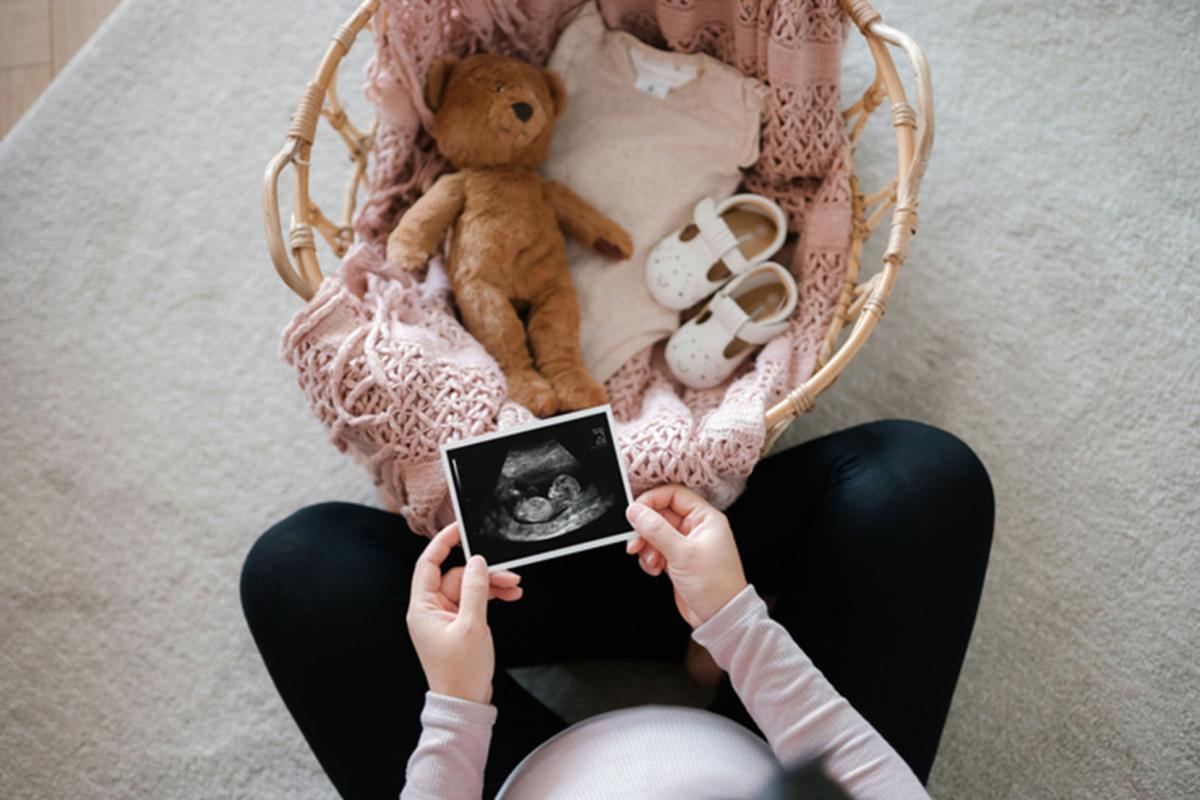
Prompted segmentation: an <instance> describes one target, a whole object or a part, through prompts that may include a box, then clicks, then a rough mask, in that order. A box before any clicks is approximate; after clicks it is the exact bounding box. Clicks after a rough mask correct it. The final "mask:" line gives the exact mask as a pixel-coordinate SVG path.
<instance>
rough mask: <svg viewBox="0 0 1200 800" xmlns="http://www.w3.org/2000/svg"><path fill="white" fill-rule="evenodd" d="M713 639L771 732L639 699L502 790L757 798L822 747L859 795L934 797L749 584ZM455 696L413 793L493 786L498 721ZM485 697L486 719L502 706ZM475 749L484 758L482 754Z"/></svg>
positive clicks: (710, 644) (524, 767)
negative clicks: (491, 746) (487, 766)
mask: <svg viewBox="0 0 1200 800" xmlns="http://www.w3.org/2000/svg"><path fill="white" fill-rule="evenodd" d="M692 638H693V639H695V640H696V641H697V642H699V643H700V644H701V645H703V646H704V647H705V648H707V649H708V651H709V653H711V654H712V656H713V659H714V660H715V661H716V662H717V664H718V665H720V667H721V668H722V669H724V670H726V671H727V672H728V673H729V679H730V682H731V683H732V684H733V687H734V689H735V690H736V691H737V693H738V696H739V697H741V698H742V702H743V703H744V704H745V706H746V708H747V710H748V711H749V712H750V715H751V716H752V717H753V719H754V721H755V722H756V723H757V724H758V726H759V728H760V729H761V730H762V731H763V733H764V734H765V735H766V737H767V742H768V743H769V744H770V750H771V751H772V752H773V753H774V756H775V759H778V762H776V761H775V759H772V758H770V757H769V755H770V754H769V753H768V752H767V751H766V748H765V747H761V746H757V745H756V737H754V736H753V734H751V733H750V732H749V731H747V730H745V729H744V728H740V726H738V725H737V724H735V723H732V722H730V721H729V720H727V719H725V718H723V717H719V716H717V715H716V714H712V713H711V712H707V711H698V710H695V709H672V708H660V707H651V708H648V709H646V708H635V709H626V710H622V711H614V712H611V713H609V714H605V715H603V716H600V717H595V718H592V719H589V720H585V721H583V722H581V723H579V724H577V725H574V726H572V727H570V728H568V729H567V730H566V731H563V733H561V734H559V735H558V736H556V737H555V738H554V739H552V740H550V741H549V742H547V743H546V744H544V745H542V746H541V747H539V748H538V749H537V750H535V751H534V752H533V753H531V754H530V755H529V757H528V758H527V759H525V761H523V762H522V763H521V764H520V765H519V766H518V767H517V769H516V770H515V771H514V772H513V774H512V775H511V776H510V778H509V780H508V781H507V782H506V783H505V785H504V786H503V787H502V788H501V790H500V795H499V796H500V797H502V798H509V800H541V798H546V797H555V798H614V800H616V799H617V798H638V797H653V798H656V799H661V800H674V799H675V798H678V800H691V799H692V798H705V797H714V798H715V797H723V798H724V797H729V798H732V797H746V798H749V797H752V796H753V793H754V792H755V790H756V789H757V788H759V787H761V786H762V784H764V783H766V781H767V780H768V779H769V778H770V777H771V774H772V772H773V770H774V769H775V768H777V766H778V763H784V764H790V763H793V762H796V761H798V760H800V759H802V758H811V757H814V756H819V757H822V758H823V759H824V760H825V766H826V769H827V770H828V771H829V773H830V776H831V777H832V778H833V779H834V780H835V781H837V782H838V783H839V784H841V785H842V786H843V787H844V788H845V789H846V790H847V791H848V792H849V793H850V795H851V796H852V797H855V798H858V800H869V799H870V798H880V800H884V799H885V798H886V799H887V800H899V799H900V798H922V797H928V795H927V794H926V792H925V789H924V787H922V786H921V783H920V781H918V780H917V778H916V776H915V775H913V773H912V770H910V769H909V768H908V766H907V765H906V764H905V763H904V761H903V760H902V759H901V758H900V757H899V756H898V755H896V752H895V751H894V750H893V749H892V748H891V747H890V746H889V745H888V744H887V742H885V741H884V740H883V738H882V737H881V736H879V734H878V733H876V732H875V730H874V729H873V728H872V727H871V726H870V725H869V724H868V723H867V722H866V721H865V720H864V719H863V718H862V717H861V716H859V714H858V712H856V711H855V710H854V709H853V708H851V707H850V704H849V703H847V702H846V700H845V699H844V698H843V697H842V696H841V695H839V694H838V693H837V691H836V690H835V689H834V688H833V687H832V686H830V685H829V683H828V682H827V681H826V680H825V678H824V676H822V675H821V673H820V671H819V670H817V669H816V668H815V667H814V666H813V665H812V662H811V661H809V660H808V658H807V656H805V655H804V653H803V652H802V651H801V650H800V648H799V647H798V646H797V645H796V643H795V642H794V641H793V640H792V638H791V636H789V635H788V633H787V631H786V630H784V629H783V627H782V626H781V625H779V623H777V622H775V621H773V620H772V619H771V618H770V617H769V616H768V615H767V607H766V605H765V604H764V603H763V601H762V600H761V599H760V598H759V596H758V593H757V592H755V590H754V587H753V586H747V587H746V588H745V589H744V590H743V591H742V592H741V593H740V594H738V595H737V596H736V597H734V598H733V599H732V600H730V601H729V602H728V603H727V604H726V605H725V606H724V607H723V608H722V609H721V610H720V611H718V612H717V613H716V614H714V615H713V616H712V618H711V619H709V620H708V621H707V622H705V623H704V624H703V625H701V626H700V627H699V628H697V629H696V631H695V633H694V634H693V636H692ZM452 703H453V704H462V703H463V701H456V700H453V699H452V698H444V697H440V696H437V695H430V696H429V698H428V700H427V703H426V707H425V712H424V714H423V716H429V717H431V718H435V719H437V720H438V721H439V724H438V726H437V727H435V728H433V729H430V728H426V729H425V731H423V732H422V734H421V740H420V742H419V743H418V744H417V749H416V750H415V751H414V752H413V754H412V756H411V758H410V760H409V767H408V781H407V783H406V785H405V787H404V791H403V793H402V794H401V797H402V798H409V799H410V800H416V799H417V798H464V800H465V799H466V798H471V799H472V800H477V798H479V796H480V792H481V789H482V777H481V776H482V774H483V764H484V753H485V751H486V748H487V742H488V739H489V737H490V729H489V728H487V727H483V726H480V725H477V724H472V723H471V722H467V721H464V722H463V723H461V724H459V725H457V726H456V725H455V723H454V722H453V719H454V717H453V715H452V714H450V713H448V712H447V711H446V710H443V707H444V706H446V705H449V704H452ZM468 705H475V706H477V707H478V718H479V719H485V718H486V713H487V712H488V711H489V710H490V709H491V706H485V705H481V704H468ZM471 759H476V760H475V761H472V760H471Z"/></svg>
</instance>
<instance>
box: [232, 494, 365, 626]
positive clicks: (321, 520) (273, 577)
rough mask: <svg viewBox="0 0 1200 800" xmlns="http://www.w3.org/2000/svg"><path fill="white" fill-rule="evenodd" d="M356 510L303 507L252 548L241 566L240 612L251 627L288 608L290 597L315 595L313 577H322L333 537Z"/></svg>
mask: <svg viewBox="0 0 1200 800" xmlns="http://www.w3.org/2000/svg"><path fill="white" fill-rule="evenodd" d="M355 508H356V506H354V505H352V504H350V503H340V502H327V503H317V504H315V505H310V506H305V507H304V508H301V509H299V510H297V511H295V512H293V513H292V514H290V515H288V516H287V517H285V518H284V519H281V520H280V521H279V522H276V523H275V524H274V525H272V526H271V527H270V528H267V530H265V531H263V533H262V534H261V535H260V536H259V537H258V540H257V541H255V543H254V545H253V546H251V548H250V551H249V552H248V553H247V554H246V559H245V561H244V562H243V564H242V574H241V597H242V608H243V610H244V611H245V613H246V616H247V619H248V620H249V621H250V623H251V626H253V625H254V622H255V619H256V618H257V617H259V616H261V615H262V613H263V612H264V611H266V610H267V609H268V608H271V607H282V606H286V605H289V604H290V603H291V602H292V600H291V597H290V596H291V595H302V594H303V593H304V591H305V587H308V589H310V590H311V588H312V580H311V579H312V577H313V576H314V575H315V574H319V573H321V572H324V571H325V570H323V569H322V567H321V562H322V560H324V559H327V558H328V557H329V556H330V555H331V550H332V548H333V546H334V545H335V543H336V536H335V533H336V532H337V531H338V530H340V529H342V528H344V527H345V525H346V523H347V517H348V515H350V514H353V513H354V509H355Z"/></svg>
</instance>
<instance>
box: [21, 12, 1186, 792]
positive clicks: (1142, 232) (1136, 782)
mask: <svg viewBox="0 0 1200 800" xmlns="http://www.w3.org/2000/svg"><path fill="white" fill-rule="evenodd" d="M352 5H353V3H352V0H346V1H345V2H342V1H341V0H339V2H329V0H325V1H324V2H318V1H317V0H302V1H298V2H290V3H284V2H278V1H273V2H260V3H234V2H230V0H220V2H206V3H186V2H180V1H179V0H171V1H170V2H153V1H152V0H125V2H124V3H122V4H121V6H120V7H119V8H118V10H117V11H116V13H115V14H114V15H113V16H112V18H111V19H110V20H109V22H108V23H107V24H106V25H105V27H104V29H103V30H102V31H101V32H100V34H99V35H98V36H97V37H96V38H95V39H94V40H93V41H92V43H91V44H90V45H89V46H88V47H87V48H86V49H85V50H84V51H83V52H82V53H81V54H80V55H79V56H78V58H77V59H76V61H75V62H74V63H73V64H72V65H71V67H70V68H69V69H68V70H67V71H66V73H65V74H64V75H63V76H62V77H61V78H59V79H58V80H57V81H56V82H55V83H54V84H53V85H52V86H51V87H50V89H49V91H48V92H47V93H46V94H45V96H44V97H43V98H42V99H41V100H40V101H39V103H38V104H37V106H36V107H35V108H34V110H33V111H32V112H31V113H30V114H29V115H28V116H27V117H26V119H25V120H24V121H23V122H22V123H20V124H19V125H18V127H17V128H16V129H15V130H14V131H13V132H12V133H11V134H10V135H9V136H8V138H7V139H5V140H4V142H3V143H2V144H0V259H2V265H3V278H4V289H3V301H4V302H3V312H0V334H2V341H3V344H4V348H3V351H2V352H3V355H2V356H0V358H2V362H0V363H2V366H3V375H4V380H3V384H2V388H0V400H2V404H3V415H2V422H0V426H2V427H0V448H2V453H3V457H2V458H0V492H2V494H0V519H2V520H3V523H2V524H3V534H2V535H3V538H2V540H0V542H2V544H3V547H4V552H5V555H4V559H3V561H2V562H0V618H2V619H3V623H2V624H0V686H2V687H3V700H2V701H0V702H2V704H3V705H2V707H3V723H2V724H0V796H3V797H6V798H51V797H71V798H77V797H105V798H108V797H112V798H117V797H122V798H124V797H156V798H165V797H180V798H199V797H255V798H264V797H280V798H282V797H287V798H316V797H330V796H331V795H332V791H331V789H330V787H329V785H328V784H327V783H326V781H325V780H324V778H323V776H322V774H321V772H320V770H319V768H318V767H317V765H316V763H315V761H314V759H313V758H312V756H311V755H310V753H309V752H308V750H307V749H306V747H305V745H304V742H303V740H302V739H301V737H300V735H299V733H298V731H297V730H296V729H295V727H294V726H293V724H292V722H291V719H290V718H289V717H288V715H287V713H286V711H285V710H284V708H283V706H282V704H281V703H280V702H279V700H278V698H277V697H276V695H275V693H274V690H273V688H272V686H271V684H270V682H269V680H268V678H267V676H266V673H265V671H264V670H263V668H262V666H261V664H260V662H259V660H258V657H257V654H256V652H255V650H254V647H253V644H252V642H251V640H250V638H249V635H248V633H247V630H246V628H245V625H244V623H243V622H242V618H241V612H240V609H239V607H238V599H237V578H238V572H239V568H240V565H241V559H242V557H243V555H244V553H245V552H246V550H247V548H248V547H249V546H250V544H251V543H252V542H253V540H254V538H255V536H256V535H257V534H258V532H259V531H260V530H261V529H263V528H264V527H266V526H267V525H269V524H270V523H271V522H272V521H273V520H275V519H277V518H279V517H281V516H283V515H285V514H287V513H288V512H290V511H291V510H292V509H294V508H295V507H297V506H299V505H301V504H304V503H307V502H312V501H317V500H325V499H346V500H354V501H360V502H371V503H373V502H375V498H374V493H373V490H372V487H371V486H370V485H369V483H368V482H367V481H366V479H365V478H364V476H363V474H362V473H361V472H360V471H359V469H358V468H357V467H355V466H353V465H352V464H351V463H350V462H349V461H348V460H346V459H345V458H344V457H343V456H341V455H340V454H338V453H337V452H336V451H334V450H333V448H331V447H330V446H329V445H328V444H327V443H326V441H325V436H324V433H323V431H322V429H321V428H320V427H319V426H318V424H317V423H316V422H315V421H314V420H313V419H312V418H311V417H310V416H309V413H308V411H307V410H306V408H305V406H304V404H303V401H302V398H301V396H300V393H299V391H298V390H297V389H296V387H295V384H294V381H293V378H292V375H291V374H290V373H289V371H288V369H287V368H286V367H285V366H284V365H282V364H281V363H279V361H278V360H277V357H276V343H277V337H278V333H279V330H280V329H281V327H282V326H283V324H284V323H285V322H286V320H287V319H288V317H289V315H290V314H291V313H292V311H293V310H294V309H295V308H296V307H297V300H296V299H295V298H294V297H293V296H292V295H290V293H289V292H288V291H287V290H286V289H285V288H284V287H283V285H282V284H281V283H280V282H279V281H278V279H277V278H276V277H275V275H274V273H273V270H272V268H271V266H270V263H269V261H268V258H267V254H266V251H265V248H264V244H263V237H262V228H261V221H260V212H259V209H258V196H259V180H260V176H261V174H262V170H263V166H264V165H265V163H266V161H267V159H268V158H269V157H270V156H271V155H272V154H273V152H274V151H275V149H276V148H277V147H278V146H279V145H280V144H281V143H282V139H283V133H284V130H285V129H286V125H287V116H288V113H289V112H290V111H291V110H292V108H293V106H294V104H295V102H296V100H297V98H298V97H299V96H300V91H301V89H302V87H303V84H304V82H305V81H306V80H307V79H308V78H309V75H310V72H311V70H312V69H313V68H314V67H315V64H316V60H317V59H318V57H319V54H320V52H321V51H322V50H323V48H324V46H325V44H326V42H327V41H328V38H329V36H330V35H331V34H332V32H333V31H334V29H335V28H336V26H337V25H338V23H339V22H340V21H341V20H342V19H343V17H345V16H346V15H347V14H348V13H349V12H350V10H351V9H352ZM880 5H881V6H882V10H883V11H884V14H885V17H886V18H887V19H888V20H889V21H890V22H892V23H893V24H895V25H897V26H898V27H901V28H903V29H905V30H907V31H910V32H912V33H913V34H914V35H915V36H916V37H917V38H918V40H919V41H920V42H921V43H922V44H923V45H924V46H925V47H926V49H927V52H928V55H929V57H930V60H931V62H932V65H933V69H934V77H935V84H936V95H937V101H938V102H937V107H938V113H939V116H938V123H939V127H938V141H937V146H936V148H935V153H934V159H933V163H932V166H931V169H930V171H929V174H928V178H927V181H926V189H925V192H924V195H923V198H922V207H921V212H922V227H921V231H920V234H919V235H918V237H917V239H916V240H915V244H914V248H913V252H912V255H911V258H910V261H909V264H908V265H907V266H906V267H905V270H904V273H903V275H902V279H901V282H900V284H899V286H898V289H897V291H896V293H895V296H894V298H893V300H892V302H891V304H890V306H889V311H888V316H887V318H886V319H885V321H884V323H883V325H882V326H881V327H880V329H879V331H878V333H877V335H876V336H875V338H874V339H873V340H872V341H871V343H870V345H869V347H868V349H867V350H866V351H865V352H864V353H863V355H862V356H860V358H859V359H858V360H857V361H856V362H855V363H854V364H853V365H852V366H851V368H850V369H849V371H848V372H847V373H846V375H845V376H844V377H843V379H842V380H841V381H840V383H839V384H838V385H837V386H836V387H835V388H834V389H833V390H832V391H831V392H830V393H829V394H827V395H826V396H824V397H823V398H822V399H821V401H820V404H819V407H818V409H817V410H816V411H815V412H814V413H812V414H811V415H809V416H808V417H807V418H805V419H804V420H802V421H801V422H799V423H797V424H796V425H795V426H794V428H793V429H792V431H790V432H789V440H791V441H799V440H801V439H804V438H807V437H811V436H814V435H817V434H819V433H823V432H825V431H828V430H832V429H834V428H837V427H840V426H843V425H847V424H851V423H855V422H859V421H865V420H869V419H874V418H877V417H882V416H902V417H913V418H916V419H920V420H924V421H927V422H930V423H933V424H937V425H941V426H943V427H946V428H949V429H950V430H952V431H955V432H957V433H958V434H959V435H961V436H962V437H963V438H965V439H966V440H967V441H968V442H970V443H971V444H972V445H974V447H975V448H976V449H977V450H978V451H979V452H980V454H981V455H982V457H983V459H984V461H985V462H986V463H987V464H988V466H989V467H990V468H991V470H992V475H993V478H994V481H995V485H996V494H997V500H998V528H997V534H996V541H995V546H994V550H993V556H992V564H991V571H990V574H989V576H988V581H987V585H986V588H985V591H984V596H983V603H982V609H981V611H980V616H979V622H978V624H977V626H976V630H975V636H974V639H973V643H972V646H971V650H970V652H969V654H968V659H967V663H966V666H965V668H964V672H963V676H962V680H961V683H960V686H959V689H958V694H957V696H956V698H955V702H954V706H953V710H952V713H951V718H950V722H949V725H948V727H947V730H946V734H945V736H944V739H943V742H942V749H941V754H940V756H939V758H938V762H937V765H936V767H935V771H934V775H933V779H932V789H933V791H934V792H935V793H936V794H938V795H940V796H943V797H962V798H1028V797H1055V798H1076V797H1078V798H1084V797H1148V798H1149V797H1153V798H1169V799H1170V798H1180V799H1182V798H1190V797H1196V796H1198V795H1200V671H1198V666H1197V664H1198V659H1197V654H1198V653H1200V612H1198V610H1197V609H1198V608H1200V581H1198V580H1197V575H1200V543H1198V537H1197V534H1198V533H1200V530H1198V528H1200V519H1198V517H1200V501H1198V498H1197V486H1200V455H1198V453H1200V407H1198V397H1200V367H1198V362H1200V357H1198V351H1200V345H1198V343H1197V335H1198V334H1200V330H1198V329H1197V328H1198V326H1197V322H1196V312H1195V309H1196V302H1197V297H1198V296H1200V278H1198V276H1197V271H1196V270H1197V267H1200V259H1198V258H1197V253H1198V245H1197V242H1200V218H1198V215H1197V211H1196V195H1195V185H1196V176H1197V174H1200V149H1198V148H1197V146H1196V141H1197V137H1198V135H1200V114H1198V108H1200V106H1198V105H1197V103H1196V97H1195V87H1196V86H1197V85H1200V67H1198V65H1197V60H1196V58H1195V56H1196V53H1197V52H1198V49H1200V42H1198V41H1197V34H1196V32H1197V31H1198V30H1200V14H1198V13H1197V7H1196V6H1195V4H1194V3H1190V2H1176V3H1167V2H1162V3H1158V4H1153V5H1134V4H1131V3H1122V2H1105V3H1084V2H1078V1H1076V2H1066V3H1054V4H1044V3H1033V2H1028V3H1016V2H982V1H981V0H972V1H971V2H955V1H952V0H937V2H929V3H910V4H900V3H896V2H887V3H881V4H880ZM855 35H856V34H855ZM367 46H369V45H368V42H367V41H366V40H365V39H364V40H362V41H361V42H360V47H361V48H362V49H363V50H365V49H366V47H367ZM851 50H852V52H853V54H854V57H853V60H852V62H851V64H850V67H849V72H850V74H851V75H852V76H853V77H854V78H857V79H861V78H862V77H863V76H864V74H865V71H864V63H865V60H864V57H863V52H862V49H861V48H860V47H859V46H858V45H857V43H856V44H855V45H853V46H852V48H851ZM360 55H361V54H360ZM360 61H361V59H360ZM356 83H357V79H356V76H353V75H352V76H350V79H349V80H346V81H344V82H343V93H344V95H345V96H346V97H348V98H350V97H356V95H357V92H356V91H354V87H355V85H356ZM356 105H358V106H360V107H361V105H362V104H361V103H357V104H356ZM876 132H877V133H879V134H881V137H882V135H885V134H886V130H883V129H879V130H877V131H876ZM885 141H886V140H885V139H883V138H876V139H874V145H875V146H874V149H873V151H872V152H871V153H870V154H866V155H864V158H863V159H862V164H863V166H864V168H865V169H866V171H867V172H868V173H869V174H873V175H882V174H884V172H885V170H886V164H887V158H888V157H889V156H890V153H889V152H888V150H887V149H886V144H884V142H885ZM335 145H336V142H331V141H330V140H329V139H328V138H326V139H324V140H323V142H322V143H321V144H319V145H318V148H319V150H318V158H320V155H321V153H326V154H332V153H333V152H334V149H333V148H334V146H335ZM336 146H340V145H336ZM320 148H324V149H323V150H321V149H320ZM322 166H324V167H325V168H326V169H325V173H324V174H323V175H322V176H321V177H320V179H319V180H318V182H317V194H318V197H325V198H330V201H331V202H330V203H329V204H330V205H333V202H332V201H333V200H334V199H336V198H337V197H339V192H340V186H341V181H342V174H341V170H342V169H344V167H345V161H344V158H343V157H342V156H341V155H340V154H339V155H337V156H336V157H335V156H332V155H330V156H328V158H327V159H326V161H325V162H324V163H323V164H322V163H321V162H318V167H319V168H320V167H322Z"/></svg>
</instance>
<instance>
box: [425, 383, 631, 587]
mask: <svg viewBox="0 0 1200 800" xmlns="http://www.w3.org/2000/svg"><path fill="white" fill-rule="evenodd" d="M442 458H443V461H444V463H445V467H446V474H447V478H448V480H449V482H450V489H451V492H450V493H451V497H452V498H453V501H454V510H455V513H456V514H457V516H458V520H459V524H460V525H461V527H462V532H463V548H464V550H466V552H467V554H468V556H470V555H474V554H476V553H478V554H480V555H482V556H483V557H484V558H486V559H487V562H488V566H489V568H491V569H505V568H511V567H514V566H519V565H521V564H529V563H532V562H534V561H543V560H545V559H548V558H556V557H558V556H562V555H567V554H568V553H575V552H578V551H580V550H587V549H590V548H592V547H600V546H602V545H605V544H612V543H614V542H621V541H625V540H626V539H628V538H630V537H631V536H632V535H633V533H632V530H631V528H630V526H629V523H628V522H627V521H626V520H625V509H626V507H628V505H629V503H631V502H632V500H633V498H632V496H631V494H630V490H629V481H628V480H627V478H626V476H625V466H624V464H623V462H622V461H621V456H620V453H619V452H618V451H617V447H616V438H615V437H614V436H613V423H612V413H611V410H610V409H609V407H608V406H598V407H596V408H589V409H586V410H584V411H578V412H575V413H573V414H564V415H562V416H559V417H554V418H551V419H548V420H543V421H540V422H537V423H534V424H532V425H529V426H526V427H523V428H520V429H518V430H513V431H503V432H500V433H493V434H488V435H486V436H480V437H478V438H475V439H468V440H465V441H460V442H450V443H447V444H445V445H443V446H442Z"/></svg>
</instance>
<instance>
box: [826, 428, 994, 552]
mask: <svg viewBox="0 0 1200 800" xmlns="http://www.w3.org/2000/svg"><path fill="white" fill-rule="evenodd" d="M855 431H856V434H857V435H856V443H855V445H854V449H855V452H854V453H853V454H852V455H853V456H854V457H852V458H849V459H847V463H848V465H849V466H848V467H847V471H848V474H847V475H846V480H847V482H849V483H850V484H852V485H853V486H854V487H855V488H856V489H857V491H856V492H855V494H856V495H857V496H858V499H859V500H860V501H861V502H860V503H859V505H858V507H859V508H860V509H862V510H863V511H865V512H867V513H870V514H871V515H872V516H873V517H875V518H876V523H877V524H878V525H879V526H887V527H895V526H896V525H897V524H903V523H905V522H907V523H908V527H912V528H916V529H917V531H916V532H918V533H922V534H924V535H926V536H928V537H931V544H937V545H944V544H946V543H947V542H946V539H948V538H952V539H953V541H954V542H955V543H957V544H960V545H964V546H967V549H968V550H971V551H975V552H978V551H982V552H983V553H986V552H987V550H988V549H989V548H990V544H991V537H992V526H993V522H994V512H995V501H994V496H993V491H992V482H991V478H990V476H989V475H988V471H987V468H986V467H985V466H984V464H983V461H982V460H981V459H980V458H979V456H978V455H977V454H976V453H975V452H974V450H972V449H971V447H970V446H969V445H967V444H966V443H965V442H964V441H963V440H962V439H960V438H959V437H957V436H955V435H954V434H952V433H949V432H947V431H945V430H942V429H940V428H936V427H933V426H931V425H926V424H924V423H921V422H914V421H911V420H882V421H880V422H874V423H870V424H868V425H863V426H861V427H860V428H858V429H855Z"/></svg>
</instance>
